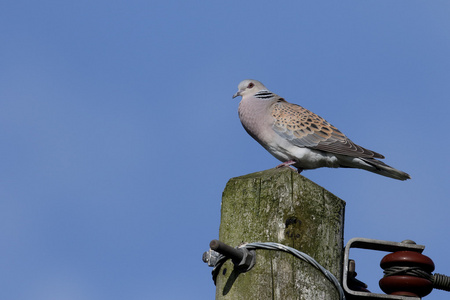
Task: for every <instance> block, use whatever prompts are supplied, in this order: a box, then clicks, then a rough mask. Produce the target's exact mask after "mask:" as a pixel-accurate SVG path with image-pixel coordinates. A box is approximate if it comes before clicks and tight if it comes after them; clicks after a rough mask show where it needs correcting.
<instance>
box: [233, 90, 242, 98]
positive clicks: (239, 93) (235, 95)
mask: <svg viewBox="0 0 450 300" xmlns="http://www.w3.org/2000/svg"><path fill="white" fill-rule="evenodd" d="M240 95H241V92H240V91H238V92H237V93H236V94H234V95H233V99H234V98H236V97H237V96H240Z"/></svg>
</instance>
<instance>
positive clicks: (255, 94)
mask: <svg viewBox="0 0 450 300" xmlns="http://www.w3.org/2000/svg"><path fill="white" fill-rule="evenodd" d="M238 96H241V97H242V99H241V102H240V103H239V109H238V113H239V119H240V120H241V123H242V125H243V126H244V128H245V130H246V131H247V133H248V134H249V135H250V136H251V137H253V138H254V139H255V140H256V141H257V142H258V143H259V144H261V146H263V147H264V148H265V149H266V150H267V151H269V153H270V154H272V155H273V156H274V157H276V158H277V159H278V160H280V161H282V162H283V163H282V164H280V165H279V166H277V167H281V166H293V167H295V168H297V171H298V172H299V173H300V172H302V171H303V170H309V169H317V168H322V167H328V168H356V169H363V170H366V171H370V172H373V173H376V174H379V175H383V176H386V177H390V178H394V179H398V180H406V179H410V178H411V177H410V176H409V175H408V174H407V173H405V172H402V171H400V170H397V169H395V168H393V167H391V166H388V165H387V164H385V163H383V162H382V161H380V160H378V159H383V158H384V156H383V155H381V154H379V153H377V152H375V151H372V150H368V149H366V148H363V147H361V146H359V145H357V144H355V143H353V142H352V141H351V140H350V139H349V138H348V137H347V136H345V135H344V134H343V133H342V132H341V131H339V130H338V129H337V128H336V127H334V126H333V125H331V124H330V123H328V122H327V121H326V120H325V119H323V118H322V117H320V116H318V115H316V114H314V113H313V112H311V111H309V110H307V109H305V108H303V107H301V106H300V105H297V104H293V103H289V102H287V101H286V100H284V99H283V98H281V97H280V96H278V95H277V94H274V93H272V92H270V91H269V90H268V89H267V88H266V87H265V86H264V85H263V84H262V83H261V82H259V81H257V80H253V79H246V80H243V81H242V82H241V83H239V85H238V91H237V93H236V94H234V95H233V98H236V97H238Z"/></svg>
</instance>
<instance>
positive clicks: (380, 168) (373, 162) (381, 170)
mask: <svg viewBox="0 0 450 300" xmlns="http://www.w3.org/2000/svg"><path fill="white" fill-rule="evenodd" d="M360 159H361V160H362V161H364V162H365V163H367V164H369V165H370V167H371V168H367V169H366V170H367V171H370V172H373V173H376V174H379V175H383V176H386V177H390V178H394V179H398V180H406V179H411V176H409V174H407V173H405V172H403V171H400V170H397V169H395V168H393V167H391V166H388V165H387V164H385V163H384V162H382V161H379V160H377V159H374V158H361V157H360Z"/></svg>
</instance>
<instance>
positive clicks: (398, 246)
mask: <svg viewBox="0 0 450 300" xmlns="http://www.w3.org/2000/svg"><path fill="white" fill-rule="evenodd" d="M409 242H410V241H404V242H401V243H397V242H389V241H381V240H374V239H366V238H352V239H351V240H350V241H348V243H347V245H346V246H345V251H344V273H343V276H342V278H343V283H342V285H343V288H344V291H345V292H346V293H347V294H348V295H349V296H351V298H352V299H367V300H380V299H392V300H420V298H418V297H406V296H395V295H386V294H376V293H367V292H361V291H354V290H351V289H350V288H349V286H348V276H349V273H350V272H351V270H350V269H351V268H350V267H349V265H350V263H349V260H350V255H349V254H350V248H359V249H368V250H377V251H386V252H396V251H415V252H418V253H422V251H423V250H424V249H425V246H423V245H416V244H413V243H409Z"/></svg>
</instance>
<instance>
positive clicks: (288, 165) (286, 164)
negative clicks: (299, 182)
mask: <svg viewBox="0 0 450 300" xmlns="http://www.w3.org/2000/svg"><path fill="white" fill-rule="evenodd" d="M296 163H297V162H296V161H295V160H288V161H285V162H284V163H282V164H279V165H278V166H276V167H275V168H276V169H278V168H281V167H289V168H291V169H293V170H296V171H297V172H298V174H300V173H301V172H302V171H303V169H295V168H294V167H293V166H292V165H293V164H296Z"/></svg>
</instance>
